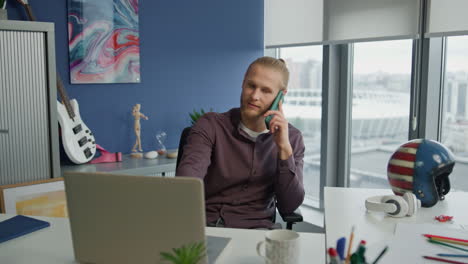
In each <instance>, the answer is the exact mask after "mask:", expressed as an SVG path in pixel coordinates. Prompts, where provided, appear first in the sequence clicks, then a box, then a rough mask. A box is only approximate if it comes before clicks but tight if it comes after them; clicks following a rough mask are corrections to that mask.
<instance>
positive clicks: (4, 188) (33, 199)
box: [0, 177, 68, 217]
mask: <svg viewBox="0 0 468 264" xmlns="http://www.w3.org/2000/svg"><path fill="white" fill-rule="evenodd" d="M51 194H52V197H53V198H52V199H51V198H50V197H51ZM25 202H27V203H28V206H30V207H31V206H33V207H34V208H35V209H34V210H31V209H30V208H29V209H28V210H29V212H33V211H34V212H38V213H25V212H28V210H25V209H24V208H25V206H24V205H25ZM38 206H39V208H37V207H38ZM57 208H59V209H60V212H61V215H57V214H56V213H51V212H52V211H53V212H56V211H57V210H56V209H57ZM18 209H20V210H19V211H18ZM0 210H1V213H4V214H23V215H34V216H48V217H68V212H67V208H66V196H65V184H64V180H63V178H62V177H60V178H52V179H45V180H38V181H31V182H24V183H17V184H9V185H1V186H0ZM51 210H52V211H51ZM54 210H55V211H54Z"/></svg>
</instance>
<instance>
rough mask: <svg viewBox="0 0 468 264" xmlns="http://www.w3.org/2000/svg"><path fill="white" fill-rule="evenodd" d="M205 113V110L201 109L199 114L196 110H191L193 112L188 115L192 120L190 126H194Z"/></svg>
mask: <svg viewBox="0 0 468 264" xmlns="http://www.w3.org/2000/svg"><path fill="white" fill-rule="evenodd" d="M210 111H213V109H211V108H210ZM205 113H206V112H205V110H203V109H200V112H198V111H197V110H195V109H193V112H192V113H189V115H190V118H191V119H192V121H191V122H192V125H194V124H195V123H196V122H197V120H198V119H199V118H200V117H201V116H202V115H204V114H205Z"/></svg>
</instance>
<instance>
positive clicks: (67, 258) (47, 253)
mask: <svg viewBox="0 0 468 264" xmlns="http://www.w3.org/2000/svg"><path fill="white" fill-rule="evenodd" d="M12 216H13V215H5V214H0V221H3V220H5V219H8V218H10V217H12ZM37 218H38V219H43V220H46V221H48V222H50V223H51V226H50V227H48V228H45V229H41V230H39V231H36V232H33V233H31V234H28V235H25V236H22V237H19V238H15V239H13V240H10V241H7V242H4V243H0V260H1V261H0V262H1V263H9V264H19V263H21V264H23V263H24V264H26V263H28V264H29V263H35V264H66V263H76V262H75V261H74V254H73V246H72V240H71V233H70V225H69V222H68V219H67V218H48V217H37ZM265 232H266V231H263V230H247V229H232V228H213V227H207V228H206V234H207V235H211V236H222V237H230V238H232V239H231V240H230V242H229V244H228V245H227V246H226V248H225V249H224V250H223V252H222V253H221V255H220V256H219V258H218V259H217V261H216V263H217V264H230V263H232V264H234V263H236V264H237V263H245V264H249V263H252V264H253V263H259V264H260V263H264V261H263V259H262V258H261V257H259V256H257V252H256V249H255V247H256V245H257V242H258V241H261V240H263V239H264V234H265ZM300 236H301V249H300V252H301V258H300V260H301V261H300V263H309V262H310V261H311V260H314V261H313V263H325V236H324V235H323V234H313V233H300Z"/></svg>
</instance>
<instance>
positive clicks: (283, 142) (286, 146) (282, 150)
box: [263, 101, 293, 160]
mask: <svg viewBox="0 0 468 264" xmlns="http://www.w3.org/2000/svg"><path fill="white" fill-rule="evenodd" d="M278 109H279V110H277V111H276V110H269V111H267V112H266V113H265V114H264V115H263V116H265V117H267V116H269V115H273V118H272V119H271V121H270V132H271V133H272V134H273V136H274V140H275V143H276V146H278V151H279V157H280V159H282V160H287V159H288V158H289V157H290V156H291V155H292V154H293V150H292V147H291V143H289V128H288V120H286V117H285V116H284V113H283V101H280V102H279V105H278Z"/></svg>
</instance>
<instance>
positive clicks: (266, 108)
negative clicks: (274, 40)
mask: <svg viewBox="0 0 468 264" xmlns="http://www.w3.org/2000/svg"><path fill="white" fill-rule="evenodd" d="M288 80H289V71H288V69H287V67H286V64H285V62H284V61H283V60H281V59H275V58H271V57H261V58H258V59H256V60H255V61H254V62H252V63H251V64H250V65H249V67H248V69H247V71H246V73H245V76H244V80H243V82H242V94H241V98H240V108H233V109H231V110H229V111H228V112H225V113H207V114H205V115H204V116H203V117H201V118H200V119H199V120H198V121H197V123H196V124H195V125H194V126H193V127H192V129H191V132H190V135H189V136H188V139H187V144H186V145H185V148H184V152H183V156H182V157H181V161H180V163H179V165H178V168H177V171H176V175H177V176H190V177H197V178H200V179H202V180H203V181H204V184H205V202H206V206H205V207H206V218H207V224H208V225H209V226H224V227H234V228H273V226H274V223H273V217H274V214H275V207H276V206H277V207H278V210H279V211H280V212H281V213H292V212H293V211H294V210H295V209H297V208H298V207H299V205H301V204H302V201H303V200H304V185H303V176H302V170H303V158H304V149H305V147H304V142H303V139H302V134H301V132H300V131H299V130H298V129H296V128H295V127H293V126H292V125H291V124H289V123H288V120H287V119H286V117H285V116H284V114H283V105H282V102H280V103H279V107H278V110H270V107H271V105H272V103H273V101H274V100H275V98H276V97H277V96H278V93H283V94H286V92H287V84H288ZM268 115H273V118H272V119H271V122H270V126H269V127H270V129H267V126H266V124H265V117H267V116H268Z"/></svg>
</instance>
